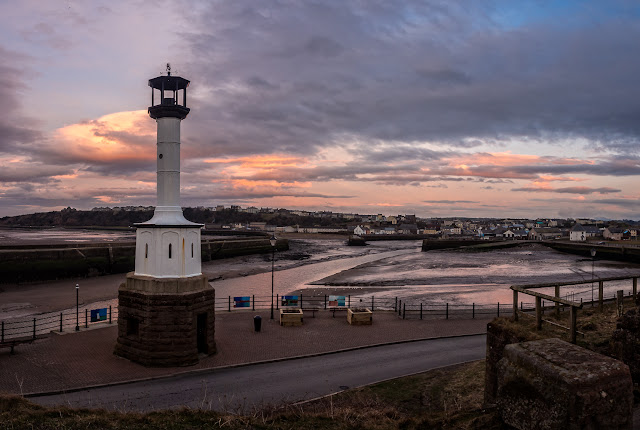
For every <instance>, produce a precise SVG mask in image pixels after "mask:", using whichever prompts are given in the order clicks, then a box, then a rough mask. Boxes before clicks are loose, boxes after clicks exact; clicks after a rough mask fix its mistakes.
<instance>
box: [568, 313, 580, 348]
mask: <svg viewBox="0 0 640 430" xmlns="http://www.w3.org/2000/svg"><path fill="white" fill-rule="evenodd" d="M569 312H570V317H571V318H570V319H571V325H570V327H569V328H570V337H571V339H570V340H571V343H576V314H577V313H578V309H577V308H576V307H575V306H571V307H570V309H569Z"/></svg>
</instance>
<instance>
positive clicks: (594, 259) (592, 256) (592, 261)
mask: <svg viewBox="0 0 640 430" xmlns="http://www.w3.org/2000/svg"><path fill="white" fill-rule="evenodd" d="M595 261H596V250H595V249H594V248H591V307H593V265H594V264H595Z"/></svg>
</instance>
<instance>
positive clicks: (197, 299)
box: [114, 64, 215, 366]
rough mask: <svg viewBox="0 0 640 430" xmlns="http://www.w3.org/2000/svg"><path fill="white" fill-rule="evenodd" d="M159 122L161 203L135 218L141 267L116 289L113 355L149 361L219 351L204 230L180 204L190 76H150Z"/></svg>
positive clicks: (180, 361) (182, 361) (175, 361)
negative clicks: (205, 264)
mask: <svg viewBox="0 0 640 430" xmlns="http://www.w3.org/2000/svg"><path fill="white" fill-rule="evenodd" d="M149 86H150V87H151V106H150V107H149V108H148V112H149V116H150V117H151V118H153V119H154V120H155V121H156V123H157V142H156V172H157V205H156V209H155V212H154V214H153V217H152V218H151V219H150V220H149V221H146V222H143V223H139V224H136V227H137V229H136V253H135V271H134V272H130V273H128V274H127V280H126V282H125V283H124V284H122V285H121V286H120V288H119V290H118V302H119V303H118V312H119V316H118V340H117V343H116V347H115V351H114V352H115V354H117V355H120V356H122V357H125V358H128V359H130V360H132V361H136V362H139V363H142V364H144V365H149V366H180V365H189V364H194V363H196V362H197V361H198V357H199V355H200V354H211V353H213V352H215V341H214V318H215V313H214V303H215V291H214V289H213V288H212V287H211V286H210V285H209V283H208V281H207V278H206V277H205V276H204V275H203V274H202V269H201V267H202V265H201V244H200V230H201V229H202V227H203V225H202V224H197V223H194V222H191V221H188V220H187V219H186V218H185V217H184V215H183V213H182V207H181V206H180V126H181V123H182V120H184V119H185V118H186V117H187V115H188V114H189V111H190V109H189V108H188V107H187V87H188V86H189V81H188V80H187V79H184V78H182V77H180V76H172V75H171V67H170V66H169V64H167V74H166V76H164V75H163V76H158V77H156V78H153V79H150V80H149Z"/></svg>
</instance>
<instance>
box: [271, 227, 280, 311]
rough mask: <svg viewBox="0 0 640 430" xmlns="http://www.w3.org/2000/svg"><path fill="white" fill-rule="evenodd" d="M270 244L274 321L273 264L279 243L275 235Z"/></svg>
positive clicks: (272, 236)
mask: <svg viewBox="0 0 640 430" xmlns="http://www.w3.org/2000/svg"><path fill="white" fill-rule="evenodd" d="M269 242H270V243H271V319H273V262H274V260H275V258H276V243H277V242H278V239H276V235H275V233H274V234H273V235H271V237H270V238H269Z"/></svg>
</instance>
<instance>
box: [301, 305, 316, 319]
mask: <svg viewBox="0 0 640 430" xmlns="http://www.w3.org/2000/svg"><path fill="white" fill-rule="evenodd" d="M319 310H320V308H318V307H308V308H302V312H307V311H308V312H311V317H312V318H315V317H316V311H319Z"/></svg>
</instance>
